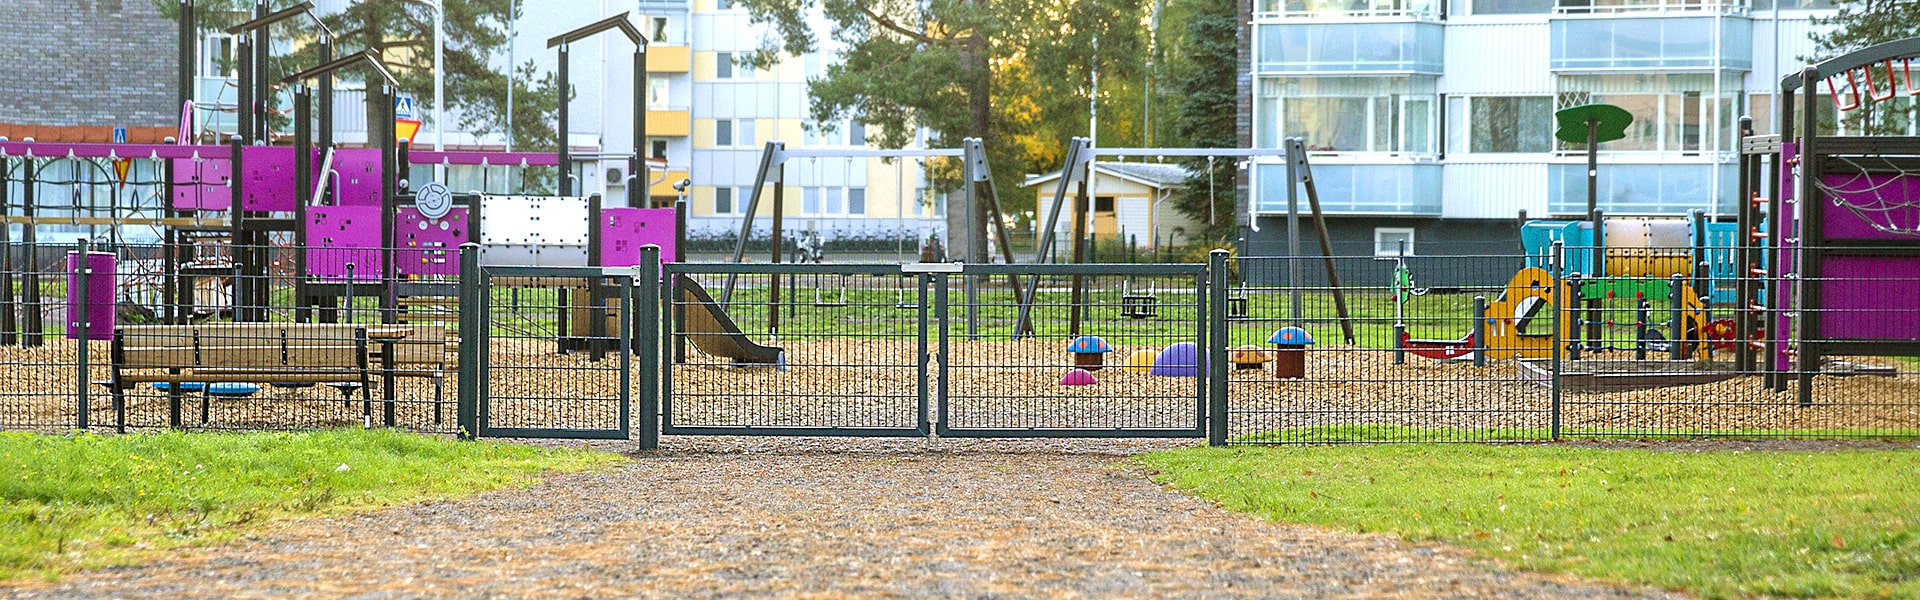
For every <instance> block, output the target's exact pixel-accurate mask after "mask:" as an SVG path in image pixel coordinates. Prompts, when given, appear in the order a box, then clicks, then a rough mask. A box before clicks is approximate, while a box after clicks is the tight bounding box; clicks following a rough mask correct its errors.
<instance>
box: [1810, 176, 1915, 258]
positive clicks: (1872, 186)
mask: <svg viewBox="0 0 1920 600" xmlns="http://www.w3.org/2000/svg"><path fill="white" fill-rule="evenodd" d="M1821 180H1822V181H1823V182H1824V183H1825V184H1826V186H1827V187H1828V188H1830V189H1832V190H1833V191H1831V192H1829V193H1828V197H1827V198H1826V200H1827V204H1826V206H1822V207H1820V208H1821V210H1822V211H1823V213H1822V216H1823V219H1822V220H1824V221H1825V222H1826V226H1825V227H1824V228H1822V232H1823V233H1824V234H1825V236H1826V238H1827V239H1830V240H1834V239H1844V240H1889V241H1896V242H1905V243H1913V242H1916V241H1920V237H1916V236H1915V235H1914V234H1920V207H1914V206H1896V205H1902V204H1906V203H1908V202H1912V201H1914V200H1915V199H1920V177H1902V176H1899V175H1894V174H1882V173H1871V174H1861V173H1852V174H1846V173H1828V174H1826V175H1823V176H1822V177H1821ZM1876 224H1877V225H1879V226H1881V227H1886V228H1890V229H1897V230H1900V231H1907V232H1914V234H1907V235H1902V234H1897V233H1892V232H1887V231H1881V230H1879V229H1876V228H1874V225H1876Z"/></svg>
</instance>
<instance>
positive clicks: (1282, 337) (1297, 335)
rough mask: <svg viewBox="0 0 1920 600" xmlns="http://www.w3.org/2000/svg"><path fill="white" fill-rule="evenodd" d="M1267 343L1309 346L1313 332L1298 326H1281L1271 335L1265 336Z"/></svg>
mask: <svg viewBox="0 0 1920 600" xmlns="http://www.w3.org/2000/svg"><path fill="white" fill-rule="evenodd" d="M1267 343H1269V344H1273V345H1275V346H1311V345H1313V334H1310V333H1307V330H1305V329H1301V328H1299V327H1281V328H1280V330H1279V331H1275V332H1273V337H1270V338H1267Z"/></svg>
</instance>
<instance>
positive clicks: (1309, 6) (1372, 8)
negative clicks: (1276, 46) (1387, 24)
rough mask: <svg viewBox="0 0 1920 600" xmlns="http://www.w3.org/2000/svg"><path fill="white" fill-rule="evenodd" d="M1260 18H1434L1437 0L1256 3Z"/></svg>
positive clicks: (1277, 0) (1270, 0) (1278, 0)
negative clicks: (1411, 16)
mask: <svg viewBox="0 0 1920 600" xmlns="http://www.w3.org/2000/svg"><path fill="white" fill-rule="evenodd" d="M1256 5H1257V6H1258V7H1259V9H1258V10H1259V12H1260V16H1263V17H1265V16H1293V17H1305V16H1320V17H1338V16H1376V17H1384V16H1404V15H1438V14H1440V2H1439V1H1438V0H1258V2H1257V3H1256Z"/></svg>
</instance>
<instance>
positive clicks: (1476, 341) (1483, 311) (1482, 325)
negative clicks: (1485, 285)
mask: <svg viewBox="0 0 1920 600" xmlns="http://www.w3.org/2000/svg"><path fill="white" fill-rule="evenodd" d="M1472 331H1473V366H1476V367H1484V366H1487V297H1486V296H1474V297H1473V328H1472Z"/></svg>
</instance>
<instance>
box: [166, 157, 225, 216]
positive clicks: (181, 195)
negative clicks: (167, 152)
mask: <svg viewBox="0 0 1920 600" xmlns="http://www.w3.org/2000/svg"><path fill="white" fill-rule="evenodd" d="M230 177H233V163H232V162H230V161H228V160H227V159H224V158H219V159H214V158H207V159H201V160H194V159H191V158H176V159H173V209H174V210H226V209H227V207H229V206H233V191H232V190H229V189H227V179H228V178H230Z"/></svg>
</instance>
